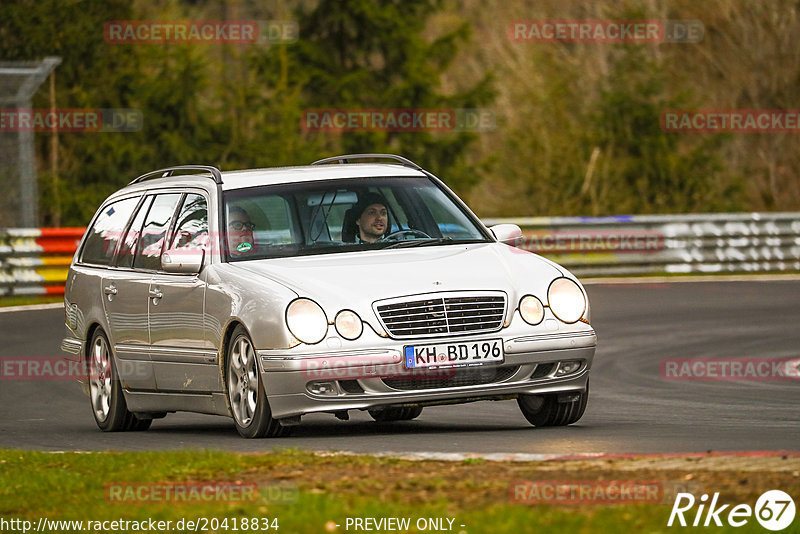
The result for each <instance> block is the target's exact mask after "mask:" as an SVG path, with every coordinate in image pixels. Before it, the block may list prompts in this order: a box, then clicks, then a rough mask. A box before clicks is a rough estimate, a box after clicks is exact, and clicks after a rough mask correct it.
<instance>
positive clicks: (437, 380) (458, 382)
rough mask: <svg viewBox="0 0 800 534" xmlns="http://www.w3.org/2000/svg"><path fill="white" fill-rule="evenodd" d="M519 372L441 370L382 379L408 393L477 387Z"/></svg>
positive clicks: (512, 369)
mask: <svg viewBox="0 0 800 534" xmlns="http://www.w3.org/2000/svg"><path fill="white" fill-rule="evenodd" d="M517 370H519V366H512V367H496V366H486V367H476V368H472V369H441V370H431V371H428V372H426V373H420V374H415V375H414V376H410V377H403V378H383V379H382V381H383V383H384V384H386V385H387V386H389V387H390V388H392V389H399V390H403V391H409V390H414V389H438V388H455V387H460V386H477V385H481V384H492V383H494V382H502V381H504V380H508V379H509V378H511V377H512V376H514V373H516V372H517Z"/></svg>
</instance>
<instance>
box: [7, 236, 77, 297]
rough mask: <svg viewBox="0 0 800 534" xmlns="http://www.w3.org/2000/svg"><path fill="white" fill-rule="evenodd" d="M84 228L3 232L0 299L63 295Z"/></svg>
mask: <svg viewBox="0 0 800 534" xmlns="http://www.w3.org/2000/svg"><path fill="white" fill-rule="evenodd" d="M84 231H85V228H8V229H0V295H63V294H64V282H65V281H66V279H67V270H68V269H69V264H70V262H71V261H72V256H73V255H74V254H75V250H76V248H77V247H78V243H79V242H80V240H81V237H82V236H83V232H84Z"/></svg>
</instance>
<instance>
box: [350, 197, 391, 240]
mask: <svg viewBox="0 0 800 534" xmlns="http://www.w3.org/2000/svg"><path fill="white" fill-rule="evenodd" d="M388 223H389V214H388V213H387V212H386V206H384V205H383V204H370V205H369V206H367V209H365V210H364V213H362V214H361V217H359V218H358V220H357V221H356V224H357V225H358V229H359V232H360V234H361V240H362V241H366V242H367V243H374V242H375V241H377V240H378V239H380V238H381V237H383V234H384V233H386V227H387V225H388Z"/></svg>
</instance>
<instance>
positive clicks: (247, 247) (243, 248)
mask: <svg viewBox="0 0 800 534" xmlns="http://www.w3.org/2000/svg"><path fill="white" fill-rule="evenodd" d="M251 248H253V245H251V244H250V243H239V244H238V245H236V251H237V252H247V251H249V250H250V249H251Z"/></svg>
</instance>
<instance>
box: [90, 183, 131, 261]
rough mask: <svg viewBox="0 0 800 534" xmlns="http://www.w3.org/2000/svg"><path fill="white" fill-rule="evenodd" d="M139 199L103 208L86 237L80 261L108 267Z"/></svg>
mask: <svg viewBox="0 0 800 534" xmlns="http://www.w3.org/2000/svg"><path fill="white" fill-rule="evenodd" d="M138 202H139V198H138V197H133V198H126V199H124V200H119V201H117V202H113V203H111V204H109V205H108V206H106V207H105V208H103V212H102V213H101V214H100V215H99V216H98V217H97V220H95V222H94V224H93V225H92V227H91V229H89V232H88V235H87V237H86V243H85V244H84V246H83V252H82V253H81V261H82V262H84V263H91V264H95V265H109V264H110V263H111V258H112V256H113V255H114V250H115V249H116V248H117V243H119V240H120V239H121V237H122V232H123V231H125V225H126V224H128V219H130V217H131V214H132V213H133V210H134V209H135V208H136V204H138Z"/></svg>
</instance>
